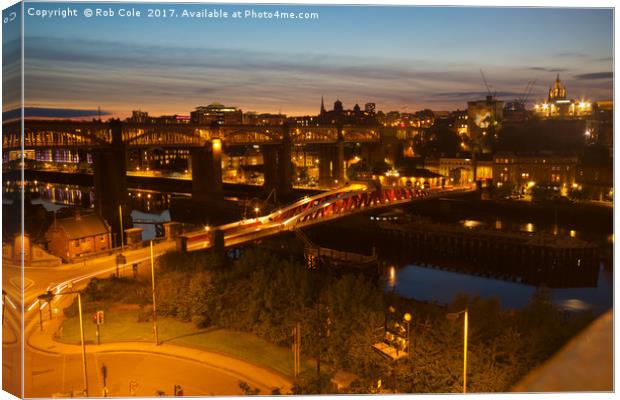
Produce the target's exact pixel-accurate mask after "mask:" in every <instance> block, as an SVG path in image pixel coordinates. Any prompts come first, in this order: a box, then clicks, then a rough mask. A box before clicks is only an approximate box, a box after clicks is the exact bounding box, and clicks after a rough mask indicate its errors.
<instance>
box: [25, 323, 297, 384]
mask: <svg viewBox="0 0 620 400" xmlns="http://www.w3.org/2000/svg"><path fill="white" fill-rule="evenodd" d="M62 321H63V319H62V318H54V319H52V320H51V321H45V322H44V329H43V331H41V330H39V329H34V330H33V332H32V333H31V334H30V335H29V336H28V338H27V343H26V346H27V347H28V348H29V349H30V350H32V351H33V352H37V353H43V354H45V355H49V356H65V357H75V356H78V357H79V358H80V359H81V351H82V350H81V346H77V345H71V344H64V343H59V342H57V341H55V340H54V339H53V336H54V334H55V333H56V332H57V330H58V328H59V327H60V326H61V325H62ZM85 348H86V354H88V355H90V356H91V357H92V356H93V355H96V356H99V358H101V357H102V356H103V357H105V358H108V359H111V356H113V355H134V356H135V355H141V356H151V357H149V358H152V359H153V362H155V363H156V364H159V365H160V366H161V368H163V369H167V370H168V371H169V375H170V376H169V379H172V380H171V383H170V385H168V386H170V387H172V386H174V384H176V383H172V381H179V380H181V378H186V377H179V376H177V377H176V380H175V379H173V378H174V376H175V375H178V373H175V372H173V371H174V368H178V367H182V366H186V365H187V364H188V363H190V364H192V363H198V364H200V365H201V366H203V367H207V368H206V369H208V370H210V375H213V374H214V373H216V374H218V375H222V376H224V377H227V378H228V380H231V379H232V384H228V385H219V386H215V387H214V386H212V385H205V384H203V383H204V379H205V378H206V377H205V376H201V377H198V382H193V383H192V386H193V387H194V389H195V390H194V391H195V392H196V393H198V394H197V395H209V394H216V395H239V394H242V393H241V391H240V389H239V386H238V383H239V381H245V382H247V383H248V384H249V385H250V386H251V387H256V388H259V389H261V394H270V393H271V389H273V388H276V387H277V388H280V390H281V392H282V393H287V392H288V391H289V390H290V389H291V382H290V381H289V380H288V379H286V378H284V377H283V376H281V375H279V374H277V373H275V372H272V371H270V370H268V369H266V368H263V367H260V366H257V365H254V364H251V363H248V362H245V361H242V360H239V359H236V358H232V357H229V356H226V355H223V354H219V353H213V352H207V351H202V350H199V349H196V348H192V347H184V346H178V345H171V344H168V343H166V344H160V345H155V344H154V343H147V342H118V343H105V344H101V345H94V344H87V345H86V346H85ZM130 369H131V368H130ZM140 375H141V374H138V376H140ZM141 378H142V380H143V381H144V380H145V379H144V378H146V377H144V376H141ZM201 380H202V381H203V383H201V382H200V381H201ZM94 386H101V382H99V385H97V382H95V385H94ZM163 386H164V387H167V386H166V385H163ZM101 389H102V387H101ZM27 392H28V391H27ZM59 392H61V390H60V388H59ZM185 392H186V393H185V394H186V395H189V393H187V389H185ZM153 393H154V392H150V393H146V394H145V395H153ZM48 395H49V394H48ZM90 395H91V396H93V394H90ZM109 395H111V396H114V395H115V394H114V393H112V392H110V393H109ZM116 395H117V396H118V395H121V396H122V395H127V393H123V392H121V393H118V394H116Z"/></svg>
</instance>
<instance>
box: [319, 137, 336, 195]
mask: <svg viewBox="0 0 620 400" xmlns="http://www.w3.org/2000/svg"><path fill="white" fill-rule="evenodd" d="M332 159H333V148H331V147H328V146H321V148H320V150H319V185H321V186H330V185H331V184H332V183H333V181H332Z"/></svg>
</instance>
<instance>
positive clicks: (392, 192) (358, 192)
mask: <svg viewBox="0 0 620 400" xmlns="http://www.w3.org/2000/svg"><path fill="white" fill-rule="evenodd" d="M472 190H474V189H473V187H471V186H458V187H457V186H453V187H452V186H451V187H444V188H434V189H417V188H411V187H396V186H389V187H381V186H380V185H379V184H378V183H377V182H374V181H371V182H352V183H350V184H348V185H346V186H343V187H341V188H338V189H335V190H332V191H329V192H324V193H320V194H317V195H315V196H311V197H304V198H303V199H300V200H298V201H296V202H295V203H292V204H290V205H289V206H286V207H284V208H281V209H279V210H277V211H275V212H273V213H271V214H268V215H264V216H261V217H257V218H252V219H246V220H242V221H237V222H233V223H230V224H226V225H221V226H217V227H206V228H205V229H203V230H199V231H196V232H191V233H187V234H185V235H182V236H181V238H180V243H181V248H182V250H184V251H195V250H201V249H207V248H211V247H216V248H217V247H222V248H227V247H235V246H239V245H243V244H246V243H249V242H253V241H256V240H260V239H264V238H267V237H269V236H273V235H276V234H278V233H281V232H284V231H294V230H296V229H300V228H304V227H308V226H311V225H316V224H320V223H324V222H327V221H331V220H334V219H336V218H341V217H345V216H348V215H352V214H356V213H359V212H364V211H368V210H372V209H378V208H382V207H389V206H394V205H397V204H403V203H407V202H410V201H416V200H421V199H428V198H437V197H445V196H451V195H456V194H462V193H465V192H468V191H472Z"/></svg>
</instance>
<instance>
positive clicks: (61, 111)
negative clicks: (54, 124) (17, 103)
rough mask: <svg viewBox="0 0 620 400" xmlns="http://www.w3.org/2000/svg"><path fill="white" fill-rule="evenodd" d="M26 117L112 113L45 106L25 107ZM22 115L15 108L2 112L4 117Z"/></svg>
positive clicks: (75, 116)
mask: <svg viewBox="0 0 620 400" xmlns="http://www.w3.org/2000/svg"><path fill="white" fill-rule="evenodd" d="M24 115H25V117H26V118H28V117H31V118H32V117H34V118H83V117H96V116H98V115H110V113H109V112H108V111H103V110H101V112H100V111H99V110H78V109H71V108H44V107H24ZM20 117H21V109H20V108H17V109H13V110H9V111H4V112H3V113H2V118H3V119H15V118H20Z"/></svg>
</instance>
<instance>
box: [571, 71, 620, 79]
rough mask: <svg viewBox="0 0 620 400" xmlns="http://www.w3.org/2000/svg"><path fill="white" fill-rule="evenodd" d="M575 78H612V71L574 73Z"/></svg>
mask: <svg viewBox="0 0 620 400" xmlns="http://www.w3.org/2000/svg"><path fill="white" fill-rule="evenodd" d="M575 78H576V79H613V78H614V73H613V72H593V73H590V74H580V75H575Z"/></svg>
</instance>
